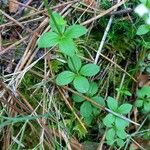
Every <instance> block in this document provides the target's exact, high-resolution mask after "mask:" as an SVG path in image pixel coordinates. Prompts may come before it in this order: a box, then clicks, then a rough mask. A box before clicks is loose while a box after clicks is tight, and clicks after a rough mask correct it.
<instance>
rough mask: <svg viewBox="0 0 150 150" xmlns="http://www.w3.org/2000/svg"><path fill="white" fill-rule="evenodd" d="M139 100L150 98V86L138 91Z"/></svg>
mask: <svg viewBox="0 0 150 150" xmlns="http://www.w3.org/2000/svg"><path fill="white" fill-rule="evenodd" d="M137 97H138V98H145V97H150V86H143V87H142V89H139V90H138V91H137Z"/></svg>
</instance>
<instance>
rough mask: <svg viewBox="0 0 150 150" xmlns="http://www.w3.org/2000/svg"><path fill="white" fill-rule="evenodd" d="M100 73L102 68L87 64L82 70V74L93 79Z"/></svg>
mask: <svg viewBox="0 0 150 150" xmlns="http://www.w3.org/2000/svg"><path fill="white" fill-rule="evenodd" d="M99 71H100V67H99V66H97V65H96V64H86V65H84V66H83V67H82V68H81V70H80V74H82V75H84V76H89V77H91V76H94V75H96V74H97V73H98V72H99Z"/></svg>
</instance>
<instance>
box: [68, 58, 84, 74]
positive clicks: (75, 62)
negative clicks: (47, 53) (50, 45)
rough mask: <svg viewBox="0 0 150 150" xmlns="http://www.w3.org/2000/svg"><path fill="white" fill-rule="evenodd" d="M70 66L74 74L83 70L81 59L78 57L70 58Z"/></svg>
mask: <svg viewBox="0 0 150 150" xmlns="http://www.w3.org/2000/svg"><path fill="white" fill-rule="evenodd" d="M68 66H69V68H70V69H71V70H72V71H73V72H78V71H79V70H80V68H81V59H80V58H79V57H78V56H77V55H74V56H73V57H69V58H68Z"/></svg>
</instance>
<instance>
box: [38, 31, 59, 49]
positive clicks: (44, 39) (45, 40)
mask: <svg viewBox="0 0 150 150" xmlns="http://www.w3.org/2000/svg"><path fill="white" fill-rule="evenodd" d="M58 41H59V36H58V34H57V33H54V32H47V33H44V34H43V35H42V36H41V37H40V38H39V40H38V47H39V48H49V47H52V46H55V45H57V44H58Z"/></svg>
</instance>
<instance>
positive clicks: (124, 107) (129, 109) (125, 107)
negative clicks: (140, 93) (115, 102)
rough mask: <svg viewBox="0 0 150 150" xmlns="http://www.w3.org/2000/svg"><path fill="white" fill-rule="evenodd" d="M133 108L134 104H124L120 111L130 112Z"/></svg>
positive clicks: (121, 112) (123, 112) (122, 112)
mask: <svg viewBox="0 0 150 150" xmlns="http://www.w3.org/2000/svg"><path fill="white" fill-rule="evenodd" d="M131 109H132V105H131V104H122V105H121V106H120V107H119V108H118V112H119V113H120V114H128V113H129V112H130V111H131Z"/></svg>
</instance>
